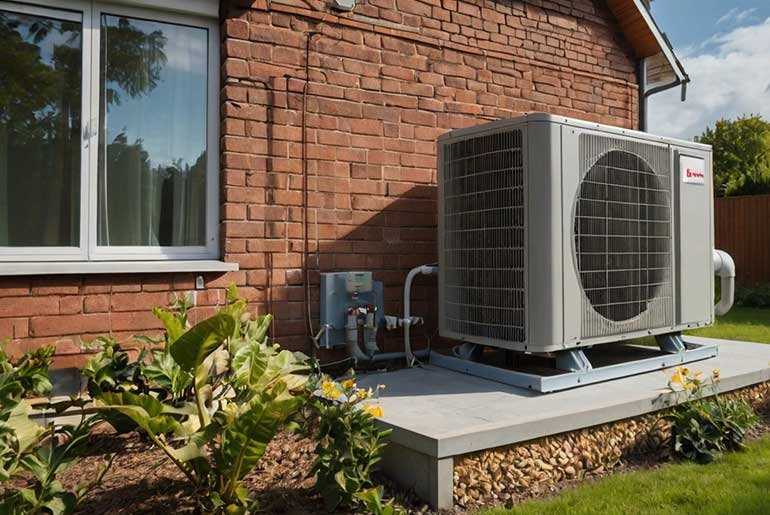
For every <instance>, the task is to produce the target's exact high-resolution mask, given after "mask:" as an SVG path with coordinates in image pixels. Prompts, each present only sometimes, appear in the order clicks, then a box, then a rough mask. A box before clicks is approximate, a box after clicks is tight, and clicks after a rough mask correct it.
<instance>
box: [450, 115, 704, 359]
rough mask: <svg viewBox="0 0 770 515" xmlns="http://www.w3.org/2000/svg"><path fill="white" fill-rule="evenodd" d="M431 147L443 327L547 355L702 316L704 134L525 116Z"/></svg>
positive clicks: (698, 322) (675, 327)
mask: <svg viewBox="0 0 770 515" xmlns="http://www.w3.org/2000/svg"><path fill="white" fill-rule="evenodd" d="M438 151H439V152H438V154H439V163H438V171H439V178H438V185H439V290H440V297H439V298H440V308H439V317H440V334H441V335H442V336H444V337H447V338H452V339H455V340H460V341H463V342H469V343H475V344H482V345H487V346H493V347H502V348H505V349H511V350H516V351H525V352H529V353H552V352H558V351H564V350H570V349H580V348H585V347H591V346H595V345H597V344H603V343H608V342H616V341H620V340H626V339H630V338H636V337H640V336H647V335H662V334H669V333H677V332H678V331H681V330H683V329H687V328H693V327H698V326H703V325H708V324H710V323H711V322H712V319H713V305H712V301H713V280H714V279H713V264H712V249H713V246H714V245H713V214H712V213H713V207H712V181H711V168H712V161H711V148H710V147H709V146H706V145H701V144H697V143H693V142H690V141H680V140H674V139H670V138H663V137H658V136H654V135H651V134H647V133H642V132H636V131H632V130H623V129H619V128H614V127H608V126H604V125H597V124H595V123H588V122H584V121H579V120H573V119H568V118H563V117H557V116H550V115H546V114H532V115H529V116H525V117H522V118H517V119H513V120H506V121H500V122H493V123H488V124H485V125H480V126H477V127H472V128H468V129H462V130H457V131H453V132H451V133H448V134H446V135H444V136H442V137H441V138H440V139H439V142H438Z"/></svg>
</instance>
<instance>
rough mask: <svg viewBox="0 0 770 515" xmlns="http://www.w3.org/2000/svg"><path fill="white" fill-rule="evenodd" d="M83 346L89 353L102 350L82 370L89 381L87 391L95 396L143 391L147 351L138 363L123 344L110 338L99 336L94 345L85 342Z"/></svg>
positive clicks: (138, 359)
mask: <svg viewBox="0 0 770 515" xmlns="http://www.w3.org/2000/svg"><path fill="white" fill-rule="evenodd" d="M82 347H83V348H84V349H87V350H94V349H99V352H97V353H96V354H95V355H94V356H93V357H91V358H90V359H89V360H88V362H87V363H86V366H85V368H83V370H82V371H81V374H83V376H84V377H86V378H88V384H87V385H86V389H87V390H88V393H89V394H90V395H91V396H94V397H95V396H97V395H99V394H101V393H105V392H118V391H140V390H142V389H143V383H142V378H141V374H140V372H141V371H140V363H141V362H142V360H143V359H144V356H145V352H144V351H142V352H141V353H140V354H139V357H138V358H137V359H136V360H134V361H131V358H130V356H129V354H128V352H126V351H124V350H123V348H122V347H121V344H120V342H118V341H117V340H115V339H114V338H109V337H106V336H99V337H97V338H96V339H94V340H93V341H92V342H84V343H83V345H82Z"/></svg>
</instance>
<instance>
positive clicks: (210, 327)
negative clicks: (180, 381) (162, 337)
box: [169, 312, 236, 371]
mask: <svg viewBox="0 0 770 515" xmlns="http://www.w3.org/2000/svg"><path fill="white" fill-rule="evenodd" d="M235 325H236V321H235V319H234V318H233V317H232V316H231V315H229V314H227V313H224V312H222V313H217V314H216V315H214V316H212V317H211V318H207V319H206V320H204V321H202V322H200V323H198V324H196V325H195V326H193V327H192V328H191V329H190V330H189V331H187V332H186V333H184V334H183V335H182V336H180V337H179V338H177V339H176V340H175V341H174V342H173V343H172V344H171V346H170V348H169V351H170V352H171V356H173V358H174V359H175V360H176V362H177V363H179V366H181V367H182V368H183V369H184V370H189V371H192V370H194V369H195V368H197V367H198V366H199V365H200V364H201V363H203V360H205V359H206V357H207V356H208V355H209V354H211V353H212V352H214V351H215V350H216V349H217V347H219V346H220V345H221V344H222V342H223V341H225V340H226V339H227V338H228V337H230V336H231V335H232V334H233V330H234V328H235Z"/></svg>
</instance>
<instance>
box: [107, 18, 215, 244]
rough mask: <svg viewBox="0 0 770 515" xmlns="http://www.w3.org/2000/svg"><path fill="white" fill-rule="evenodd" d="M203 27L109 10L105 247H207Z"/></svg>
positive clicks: (205, 62) (205, 45)
mask: <svg viewBox="0 0 770 515" xmlns="http://www.w3.org/2000/svg"><path fill="white" fill-rule="evenodd" d="M207 48H208V32H207V31H206V30H205V29H200V28H194V27H185V26H180V25H171V24H167V23H159V22H154V21H145V20H139V19H135V18H127V17H119V16H112V15H104V16H102V20H101V52H102V54H101V70H100V74H101V75H100V89H101V99H100V101H101V110H100V111H101V113H100V115H101V127H102V130H101V132H100V144H99V180H98V191H99V194H98V213H99V216H98V244H99V245H102V246H107V245H109V246H191V245H205V237H206V199H205V197H206V151H207V148H206V112H207V107H206V104H207V90H208V84H207V80H208V77H207V69H208V63H207Z"/></svg>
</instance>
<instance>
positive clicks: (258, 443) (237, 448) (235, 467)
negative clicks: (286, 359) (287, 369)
mask: <svg viewBox="0 0 770 515" xmlns="http://www.w3.org/2000/svg"><path fill="white" fill-rule="evenodd" d="M299 405H300V401H299V399H297V398H296V397H294V396H292V395H291V393H290V392H289V390H288V389H287V388H286V386H285V385H283V386H282V387H276V388H275V389H274V390H273V392H272V393H271V394H266V393H263V394H261V395H257V396H256V397H254V398H253V399H252V400H251V401H249V403H248V404H247V405H246V408H245V409H244V410H243V411H241V412H240V414H239V415H238V416H237V417H236V418H235V420H234V421H233V422H232V423H231V424H230V425H228V426H227V427H226V428H225V430H224V432H223V433H222V440H221V445H220V447H219V449H218V453H217V455H216V461H217V465H218V467H219V469H220V471H221V474H222V476H224V477H225V478H226V479H227V481H229V482H230V483H234V482H237V481H239V480H240V479H241V478H243V476H245V475H246V474H247V473H248V472H249V471H250V470H251V469H252V468H254V466H255V465H256V464H257V461H259V459H260V458H261V457H262V455H263V454H264V453H265V448H266V447H267V444H268V443H270V441H271V440H272V439H273V437H274V436H275V434H276V433H277V432H278V430H279V429H280V428H281V427H282V426H283V424H284V423H285V422H286V420H287V419H288V418H289V417H290V416H291V415H292V414H293V413H294V412H295V411H296V410H297V409H298V408H299Z"/></svg>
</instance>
